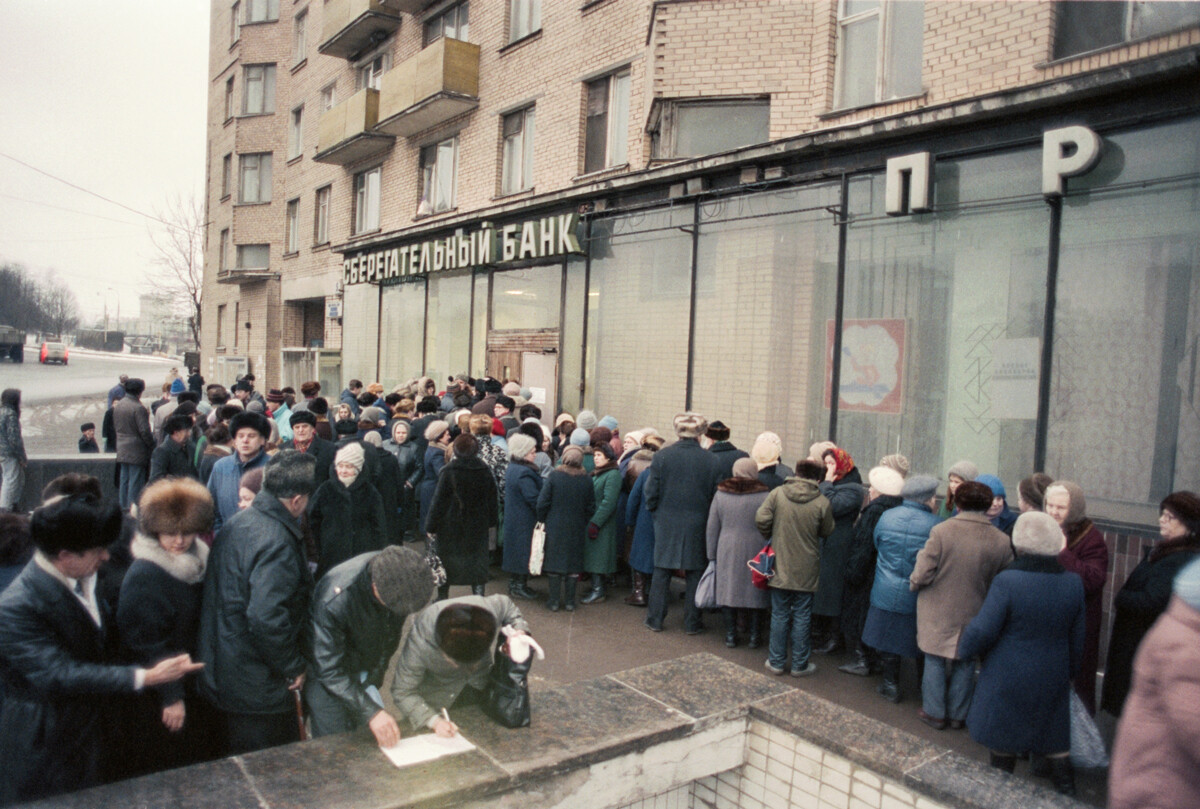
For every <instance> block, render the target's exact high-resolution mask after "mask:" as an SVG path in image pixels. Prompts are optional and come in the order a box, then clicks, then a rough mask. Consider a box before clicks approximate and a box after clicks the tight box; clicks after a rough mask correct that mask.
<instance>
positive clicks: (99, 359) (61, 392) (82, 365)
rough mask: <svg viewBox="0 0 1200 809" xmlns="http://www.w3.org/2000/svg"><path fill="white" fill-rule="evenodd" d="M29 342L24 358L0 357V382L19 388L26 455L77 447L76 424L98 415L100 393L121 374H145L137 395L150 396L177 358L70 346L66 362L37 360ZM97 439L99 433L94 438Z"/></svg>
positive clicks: (101, 406)
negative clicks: (142, 390)
mask: <svg viewBox="0 0 1200 809" xmlns="http://www.w3.org/2000/svg"><path fill="white" fill-rule="evenodd" d="M37 357H38V352H37V349H36V348H35V347H33V346H26V348H25V362H23V363H14V362H8V361H7V360H5V361H3V362H0V388H19V389H20V391H21V432H22V435H23V436H24V438H25V450H26V452H28V453H29V454H31V455H59V454H72V453H75V452H76V451H77V449H78V448H77V446H76V441H77V440H78V439H79V425H80V424H82V423H83V422H85V421H92V422H95V424H96V427H97V432H99V427H100V423H101V422H102V421H103V419H104V404H105V396H106V394H107V393H108V390H109V388H111V387H112V386H113V385H115V384H116V383H117V378H118V377H119V376H120V375H121V374H128V375H129V376H131V377H140V378H142V379H144V380H146V391H147V393H146V395H145V396H143V400H144V401H146V402H151V401H153V399H154V397H155V396H157V395H158V392H159V390H160V389H161V387H162V384H163V381H164V380H165V379H166V376H167V372H168V371H170V370H171V368H172V367H179V368H180V369H181V370H182V362H180V361H178V360H172V359H163V358H161V357H145V356H140V355H134V354H108V353H105V352H101V351H87V350H79V349H74V348H72V349H71V352H70V355H69V361H68V363H67V364H66V365H42V364H41V363H39V362H38V361H37ZM97 440H99V438H97Z"/></svg>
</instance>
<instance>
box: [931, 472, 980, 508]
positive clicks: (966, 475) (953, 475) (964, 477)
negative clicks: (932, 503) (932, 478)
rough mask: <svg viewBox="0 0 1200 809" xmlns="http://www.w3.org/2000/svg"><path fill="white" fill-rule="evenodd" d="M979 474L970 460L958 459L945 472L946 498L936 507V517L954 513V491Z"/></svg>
mask: <svg viewBox="0 0 1200 809" xmlns="http://www.w3.org/2000/svg"><path fill="white" fill-rule="evenodd" d="M978 475H979V467H978V466H976V465H975V464H973V463H971V462H970V461H959V462H958V463H956V464H954V466H952V467H950V469H949V470H948V471H947V472H946V499H945V500H944V501H942V507H941V508H940V509H938V513H937V515H938V517H939V518H940V519H943V520H944V519H947V518H948V517H951V516H953V514H954V508H955V506H954V492H955V491H957V490H958V487H959V486H961V485H962V484H964V483H966V482H967V481H969V480H974V479H975V478H976V477H977V476H978Z"/></svg>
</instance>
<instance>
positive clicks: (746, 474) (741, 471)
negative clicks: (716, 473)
mask: <svg viewBox="0 0 1200 809" xmlns="http://www.w3.org/2000/svg"><path fill="white" fill-rule="evenodd" d="M733 476H734V477H735V478H757V477H758V464H756V463H755V462H754V459H752V458H738V459H737V460H736V461H734V462H733Z"/></svg>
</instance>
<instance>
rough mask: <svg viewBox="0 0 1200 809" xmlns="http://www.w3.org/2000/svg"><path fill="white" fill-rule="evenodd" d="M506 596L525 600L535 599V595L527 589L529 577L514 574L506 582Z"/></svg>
mask: <svg viewBox="0 0 1200 809" xmlns="http://www.w3.org/2000/svg"><path fill="white" fill-rule="evenodd" d="M508 594H509V595H510V596H512V597H513V598H524V599H527V600H532V599H535V598H537V593H535V592H534V591H533V590H530V589H529V577H528V576H521V575H516V574H514V575H513V577H512V578H511V579H509V580H508Z"/></svg>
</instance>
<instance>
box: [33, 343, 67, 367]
mask: <svg viewBox="0 0 1200 809" xmlns="http://www.w3.org/2000/svg"><path fill="white" fill-rule="evenodd" d="M38 361H39V362H41V363H42V364H43V365H45V364H46V363H48V362H61V363H62V364H63V365H66V364H67V345H66V343H42V353H41V354H40V355H39V356H38Z"/></svg>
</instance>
